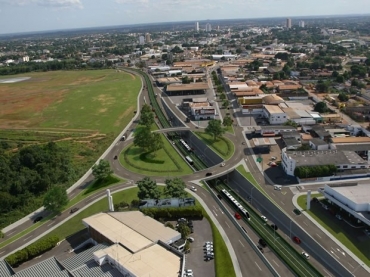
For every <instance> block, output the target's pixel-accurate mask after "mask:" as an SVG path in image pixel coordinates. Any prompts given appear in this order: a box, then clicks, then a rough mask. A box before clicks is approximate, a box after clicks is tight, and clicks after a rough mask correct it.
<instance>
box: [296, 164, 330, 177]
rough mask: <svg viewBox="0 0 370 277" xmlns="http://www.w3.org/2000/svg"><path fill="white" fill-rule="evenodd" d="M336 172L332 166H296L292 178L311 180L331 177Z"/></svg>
mask: <svg viewBox="0 0 370 277" xmlns="http://www.w3.org/2000/svg"><path fill="white" fill-rule="evenodd" d="M335 172H337V167H336V166H335V165H334V164H329V165H316V166H297V167H296V168H295V170H294V176H296V177H298V178H312V177H325V176H332V175H333V174H334V173H335Z"/></svg>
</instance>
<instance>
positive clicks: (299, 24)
mask: <svg viewBox="0 0 370 277" xmlns="http://www.w3.org/2000/svg"><path fill="white" fill-rule="evenodd" d="M298 26H299V27H301V28H304V21H303V20H301V21H299V22H298Z"/></svg>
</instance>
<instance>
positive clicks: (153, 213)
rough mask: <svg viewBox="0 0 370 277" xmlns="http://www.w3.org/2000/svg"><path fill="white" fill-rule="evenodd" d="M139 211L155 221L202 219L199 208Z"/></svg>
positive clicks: (201, 211) (202, 213) (143, 209)
mask: <svg viewBox="0 0 370 277" xmlns="http://www.w3.org/2000/svg"><path fill="white" fill-rule="evenodd" d="M141 211H142V212H143V213H144V214H146V215H148V216H150V217H153V218H155V219H160V218H163V219H166V220H177V219H179V218H182V217H184V218H199V219H202V218H203V215H204V212H203V210H202V208H201V206H197V205H196V206H188V207H180V208H142V209H141Z"/></svg>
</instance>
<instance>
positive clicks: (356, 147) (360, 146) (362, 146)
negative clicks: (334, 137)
mask: <svg viewBox="0 0 370 277" xmlns="http://www.w3.org/2000/svg"><path fill="white" fill-rule="evenodd" d="M335 147H336V148H337V149H338V150H347V151H370V143H357V144H337V145H335Z"/></svg>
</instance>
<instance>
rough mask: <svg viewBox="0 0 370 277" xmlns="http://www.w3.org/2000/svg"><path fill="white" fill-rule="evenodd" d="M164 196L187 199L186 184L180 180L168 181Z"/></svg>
mask: <svg viewBox="0 0 370 277" xmlns="http://www.w3.org/2000/svg"><path fill="white" fill-rule="evenodd" d="M165 184H166V186H165V188H164V194H165V195H166V196H168V197H173V198H185V197H186V196H187V193H186V191H185V188H186V186H185V183H184V181H183V180H182V179H180V178H174V179H166V181H165Z"/></svg>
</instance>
